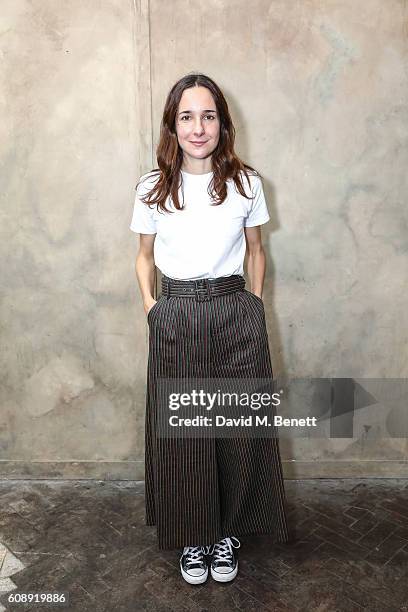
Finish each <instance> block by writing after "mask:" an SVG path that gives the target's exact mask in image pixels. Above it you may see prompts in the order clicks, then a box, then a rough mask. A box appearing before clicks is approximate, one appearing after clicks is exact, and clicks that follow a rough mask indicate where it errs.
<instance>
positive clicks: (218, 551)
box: [210, 536, 241, 582]
mask: <svg viewBox="0 0 408 612" xmlns="http://www.w3.org/2000/svg"><path fill="white" fill-rule="evenodd" d="M232 540H235V542H236V543H237V544H234V543H233V542H232ZM240 546H241V542H240V541H239V540H238V538H234V536H231V537H230V538H224V539H223V540H220V542H217V544H213V546H212V547H211V548H210V554H211V553H213V556H212V559H211V576H212V577H213V578H214V580H217V581H218V582H229V581H230V580H233V579H234V578H235V576H236V575H237V573H238V559H237V558H236V556H235V554H234V551H233V548H239V547H240Z"/></svg>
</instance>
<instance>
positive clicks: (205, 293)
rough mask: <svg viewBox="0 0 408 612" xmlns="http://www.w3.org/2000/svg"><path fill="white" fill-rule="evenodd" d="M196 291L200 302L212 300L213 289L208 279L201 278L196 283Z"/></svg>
mask: <svg viewBox="0 0 408 612" xmlns="http://www.w3.org/2000/svg"><path fill="white" fill-rule="evenodd" d="M200 285H201V286H200ZM194 291H195V294H196V299H197V301H198V302H206V301H208V300H210V299H211V287H210V283H209V281H208V278H199V279H198V280H196V281H194Z"/></svg>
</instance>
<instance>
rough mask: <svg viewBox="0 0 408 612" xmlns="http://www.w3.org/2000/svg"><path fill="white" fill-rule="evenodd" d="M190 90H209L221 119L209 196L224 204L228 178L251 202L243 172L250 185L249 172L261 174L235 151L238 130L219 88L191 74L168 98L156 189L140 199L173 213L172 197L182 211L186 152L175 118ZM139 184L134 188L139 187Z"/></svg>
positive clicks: (161, 135) (214, 201) (160, 142)
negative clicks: (180, 193)
mask: <svg viewBox="0 0 408 612" xmlns="http://www.w3.org/2000/svg"><path fill="white" fill-rule="evenodd" d="M190 87H206V88H207V89H209V90H210V92H211V94H212V95H213V98H214V101H215V105H216V108H217V112H218V115H219V119H220V137H219V141H218V145H217V147H216V149H215V150H214V151H213V152H212V155H211V161H212V172H213V177H212V179H211V182H210V184H209V185H208V194H209V195H210V196H211V198H212V200H213V205H214V206H218V205H219V204H222V203H223V202H224V200H225V198H226V197H227V186H226V180H228V179H233V181H234V183H235V186H236V188H237V189H238V191H239V193H240V194H241V195H242V196H244V197H245V198H247V199H252V196H247V195H246V193H245V190H244V186H243V181H242V176H241V172H243V173H244V175H245V176H246V179H247V181H248V184H249V178H248V172H247V171H248V170H249V171H250V173H253V174H255V175H256V176H260V174H259V173H258V172H257V171H256V170H255V169H254V168H252V167H251V166H248V164H245V163H244V162H243V161H242V160H241V159H240V158H239V157H238V156H237V155H236V153H235V151H234V141H235V128H234V125H233V123H232V119H231V115H230V113H229V110H228V104H227V102H226V100H225V98H224V95H223V93H222V91H221V89H220V88H219V87H218V85H217V84H216V83H215V82H214V81H213V80H212V79H210V78H209V77H208V76H206V75H205V74H201V73H192V74H188V75H186V76H184V77H183V78H181V79H180V80H179V81H177V82H176V83H175V84H174V85H173V87H172V88H171V90H170V92H169V94H168V96H167V100H166V103H165V105H164V111H163V117H162V121H161V124H160V139H159V144H158V145H157V149H156V157H157V163H158V166H159V167H158V168H154V169H153V170H151V173H153V174H152V176H154V175H157V176H158V180H157V181H156V182H155V184H154V186H153V188H152V189H151V190H150V191H148V192H147V193H146V194H145V195H144V196H143V197H142V198H141V201H142V202H144V203H145V204H147V205H151V204H157V209H159V208H160V209H161V210H163V211H167V212H172V211H169V210H168V209H167V208H166V206H165V202H166V199H167V197H168V195H169V194H170V195H171V198H172V201H173V204H174V207H175V208H176V209H177V210H183V206H181V205H180V202H179V198H178V190H179V187H180V186H182V184H183V176H182V174H181V172H180V170H181V166H182V162H183V150H182V149H181V147H180V145H179V143H178V139H177V132H176V116H177V111H178V108H179V104H180V100H181V96H182V94H183V91H184V90H185V89H188V88H190ZM140 182H141V181H139V182H138V184H137V185H136V188H135V189H137V188H138V186H139V184H140ZM183 197H184V191H183Z"/></svg>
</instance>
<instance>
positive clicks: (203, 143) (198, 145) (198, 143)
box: [190, 140, 207, 147]
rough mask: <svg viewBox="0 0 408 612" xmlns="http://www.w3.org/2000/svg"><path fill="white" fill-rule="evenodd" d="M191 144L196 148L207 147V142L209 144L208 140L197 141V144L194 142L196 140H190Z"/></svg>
mask: <svg viewBox="0 0 408 612" xmlns="http://www.w3.org/2000/svg"><path fill="white" fill-rule="evenodd" d="M190 142H191V144H193V145H195V146H196V147H202V146H203V145H205V144H206V142H207V141H206V140H204V141H197V142H194V140H190Z"/></svg>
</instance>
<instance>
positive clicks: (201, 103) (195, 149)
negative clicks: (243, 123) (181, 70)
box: [176, 86, 220, 164]
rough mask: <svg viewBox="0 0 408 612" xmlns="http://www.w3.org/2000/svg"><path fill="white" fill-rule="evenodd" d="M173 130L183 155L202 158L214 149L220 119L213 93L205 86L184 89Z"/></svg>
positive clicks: (189, 159)
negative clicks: (174, 129)
mask: <svg viewBox="0 0 408 612" xmlns="http://www.w3.org/2000/svg"><path fill="white" fill-rule="evenodd" d="M176 132H177V138H178V142H179V145H180V147H181V148H182V150H183V153H184V159H185V160H187V161H188V162H190V163H191V162H192V163H193V164H194V163H195V162H194V161H193V160H198V159H205V158H206V157H209V156H210V155H211V154H212V152H213V151H214V150H215V149H216V147H217V144H218V140H219V137H220V120H219V116H218V112H217V107H216V105H215V102H214V98H213V96H212V93H211V92H210V90H209V89H207V88H206V87H201V86H200V87H190V88H188V89H185V90H184V91H183V95H182V96H181V99H180V104H179V107H178V111H177V116H176Z"/></svg>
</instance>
